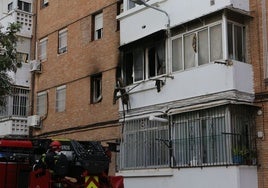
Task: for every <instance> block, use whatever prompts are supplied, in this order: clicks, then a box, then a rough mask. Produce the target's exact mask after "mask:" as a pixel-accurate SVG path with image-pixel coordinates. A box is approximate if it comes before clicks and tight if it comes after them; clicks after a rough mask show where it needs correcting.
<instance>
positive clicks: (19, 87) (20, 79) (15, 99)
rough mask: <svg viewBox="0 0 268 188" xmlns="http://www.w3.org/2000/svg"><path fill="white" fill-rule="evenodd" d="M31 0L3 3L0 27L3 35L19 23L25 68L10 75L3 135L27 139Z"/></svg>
mask: <svg viewBox="0 0 268 188" xmlns="http://www.w3.org/2000/svg"><path fill="white" fill-rule="evenodd" d="M32 10H33V6H32V0H22V1H20V0H6V1H0V25H1V27H2V28H1V29H2V31H3V32H5V29H6V28H7V27H8V26H9V24H10V23H14V22H17V23H19V24H20V25H21V30H20V32H19V33H17V36H18V42H17V47H16V50H17V61H20V62H21V64H22V66H21V68H18V69H17V71H16V72H10V77H11V78H12V80H13V87H12V94H11V95H10V96H7V98H6V105H5V106H3V107H2V108H1V109H0V136H19V137H21V136H22V137H28V136H29V127H28V125H27V116H28V113H29V96H30V84H31V76H30V68H31V65H30V62H29V59H30V58H31V43H32V29H33V13H32Z"/></svg>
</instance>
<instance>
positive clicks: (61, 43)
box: [59, 31, 67, 48]
mask: <svg viewBox="0 0 268 188" xmlns="http://www.w3.org/2000/svg"><path fill="white" fill-rule="evenodd" d="M66 46H67V31H66V32H63V33H60V36H59V47H60V48H63V47H66Z"/></svg>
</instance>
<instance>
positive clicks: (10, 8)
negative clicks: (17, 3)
mask: <svg viewBox="0 0 268 188" xmlns="http://www.w3.org/2000/svg"><path fill="white" fill-rule="evenodd" d="M12 10H13V2H10V3H8V5H7V12H10V11H12Z"/></svg>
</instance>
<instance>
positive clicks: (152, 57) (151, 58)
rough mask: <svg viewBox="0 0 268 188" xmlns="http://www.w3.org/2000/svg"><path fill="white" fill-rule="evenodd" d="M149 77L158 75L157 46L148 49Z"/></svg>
mask: <svg viewBox="0 0 268 188" xmlns="http://www.w3.org/2000/svg"><path fill="white" fill-rule="evenodd" d="M148 66H149V78H151V77H154V76H156V52H155V47H152V48H149V49H148Z"/></svg>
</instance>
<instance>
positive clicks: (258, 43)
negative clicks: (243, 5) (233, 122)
mask: <svg viewBox="0 0 268 188" xmlns="http://www.w3.org/2000/svg"><path fill="white" fill-rule="evenodd" d="M250 9H251V16H252V18H251V19H250V22H249V33H250V36H249V42H248V45H247V47H248V52H249V57H250V63H251V64H252V65H253V71H254V90H255V102H256V105H258V106H259V107H260V110H259V111H258V114H257V118H256V126H257V127H256V130H257V135H256V138H257V139H256V143H257V149H258V187H259V188H267V187H268V182H267V177H268V168H267V166H268V160H267V155H268V147H267V146H268V141H267V134H268V132H267V131H268V129H267V125H268V103H267V102H268V101H267V99H268V90H267V89H268V88H267V86H268V85H267V84H268V82H267V81H268V56H267V49H268V48H267V47H268V46H267V45H268V43H267V37H268V33H267V31H268V30H267V26H268V24H267V18H268V12H267V10H268V1H266V0H261V1H253V0H251V1H250Z"/></svg>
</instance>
